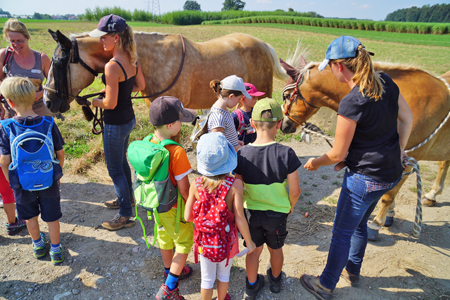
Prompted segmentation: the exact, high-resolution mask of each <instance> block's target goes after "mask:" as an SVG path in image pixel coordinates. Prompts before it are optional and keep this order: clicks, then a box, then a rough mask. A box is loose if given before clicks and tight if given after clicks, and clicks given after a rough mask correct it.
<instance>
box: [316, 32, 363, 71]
mask: <svg viewBox="0 0 450 300" xmlns="http://www.w3.org/2000/svg"><path fill="white" fill-rule="evenodd" d="M359 45H361V42H360V41H359V40H358V39H357V38H354V37H352V36H345V35H341V36H340V37H338V38H337V39H335V40H334V41H332V42H331V44H330V45H329V46H328V49H327V54H326V55H325V59H324V60H323V62H322V63H321V64H320V65H319V71H323V70H324V69H325V68H326V67H327V65H328V63H329V62H330V60H331V59H341V58H351V57H355V56H356V51H357V50H358V46H359Z"/></svg>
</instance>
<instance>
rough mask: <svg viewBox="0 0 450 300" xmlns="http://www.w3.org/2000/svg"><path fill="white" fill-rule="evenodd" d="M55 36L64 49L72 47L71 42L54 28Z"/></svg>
mask: <svg viewBox="0 0 450 300" xmlns="http://www.w3.org/2000/svg"><path fill="white" fill-rule="evenodd" d="M56 37H57V39H58V42H59V44H60V45H61V47H62V48H64V49H70V48H72V42H71V41H70V40H69V39H68V38H67V37H66V36H65V35H64V34H62V33H61V31H59V30H56Z"/></svg>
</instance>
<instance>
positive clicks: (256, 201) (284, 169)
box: [235, 98, 301, 299]
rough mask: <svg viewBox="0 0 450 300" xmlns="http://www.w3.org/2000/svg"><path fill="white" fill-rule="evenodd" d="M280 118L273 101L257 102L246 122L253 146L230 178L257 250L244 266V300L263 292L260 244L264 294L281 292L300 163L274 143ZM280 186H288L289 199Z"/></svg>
mask: <svg viewBox="0 0 450 300" xmlns="http://www.w3.org/2000/svg"><path fill="white" fill-rule="evenodd" d="M282 118H283V113H282V111H281V107H280V105H279V104H278V103H277V102H276V101H275V100H272V99H269V98H265V99H262V100H259V101H258V102H257V103H256V105H255V107H254V108H253V115H252V119H251V120H250V123H251V124H252V126H253V127H254V128H255V129H256V133H257V136H256V140H255V142H254V143H252V144H249V145H247V146H245V147H243V148H241V149H239V151H238V153H237V156H238V158H237V160H238V164H237V167H236V169H235V173H236V178H237V179H241V180H242V181H243V182H244V196H243V199H244V207H245V208H246V211H245V212H246V216H247V221H248V223H249V228H250V234H251V236H252V240H253V241H254V242H255V244H256V247H257V248H256V250H255V251H254V252H253V253H250V254H248V255H247V257H246V261H245V263H246V269H247V280H246V289H245V299H256V295H257V293H258V291H259V290H260V289H261V288H262V287H263V286H264V276H263V275H258V268H259V256H260V255H261V252H262V250H263V246H264V244H267V248H268V249H269V252H270V267H269V268H268V270H267V277H268V279H269V283H270V290H271V291H272V292H273V293H279V292H280V291H281V269H282V267H283V260H284V257H283V249H282V247H283V245H284V240H285V239H286V236H287V231H286V220H287V216H288V215H289V214H291V213H292V212H293V211H294V206H295V203H296V202H297V200H298V197H299V196H300V192H301V190H300V184H299V179H298V173H297V169H298V168H299V167H300V166H301V163H300V161H299V159H298V157H297V155H296V154H295V152H294V150H292V149H291V148H289V147H287V146H284V145H281V144H278V143H277V142H275V135H276V133H277V131H278V129H280V127H281V121H282ZM286 183H287V184H289V193H288V192H287V191H286Z"/></svg>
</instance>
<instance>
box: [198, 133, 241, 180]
mask: <svg viewBox="0 0 450 300" xmlns="http://www.w3.org/2000/svg"><path fill="white" fill-rule="evenodd" d="M236 166H237V154H236V151H235V150H234V148H233V146H232V145H231V144H230V143H229V142H228V141H227V138H226V137H225V135H224V134H223V133H222V132H210V133H207V134H204V135H202V136H201V137H200V139H199V141H198V144H197V170H198V172H199V173H200V174H202V175H205V176H216V175H222V174H228V173H230V172H231V171H233V170H234V169H235V168H236Z"/></svg>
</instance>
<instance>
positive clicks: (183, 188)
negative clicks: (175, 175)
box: [177, 175, 189, 200]
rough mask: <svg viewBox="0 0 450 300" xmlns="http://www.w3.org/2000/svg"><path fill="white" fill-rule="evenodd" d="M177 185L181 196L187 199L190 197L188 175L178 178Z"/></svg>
mask: <svg viewBox="0 0 450 300" xmlns="http://www.w3.org/2000/svg"><path fill="white" fill-rule="evenodd" d="M177 187H178V191H180V194H181V197H183V199H184V200H186V199H187V198H188V197H189V177H188V176H187V175H186V176H184V177H183V179H180V180H177Z"/></svg>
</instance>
